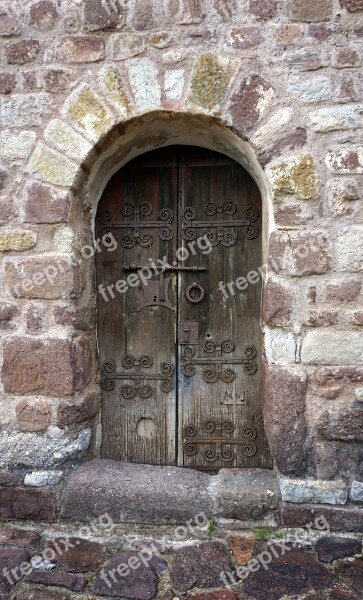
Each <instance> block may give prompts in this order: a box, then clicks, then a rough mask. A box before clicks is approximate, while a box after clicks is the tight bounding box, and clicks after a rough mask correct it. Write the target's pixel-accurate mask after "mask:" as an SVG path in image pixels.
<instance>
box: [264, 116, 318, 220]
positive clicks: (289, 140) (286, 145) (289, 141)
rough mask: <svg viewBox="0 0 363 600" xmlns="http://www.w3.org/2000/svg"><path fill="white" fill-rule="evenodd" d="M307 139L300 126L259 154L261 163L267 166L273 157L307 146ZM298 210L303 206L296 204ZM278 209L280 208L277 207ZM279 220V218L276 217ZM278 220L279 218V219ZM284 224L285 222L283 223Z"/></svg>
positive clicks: (304, 130)
mask: <svg viewBox="0 0 363 600" xmlns="http://www.w3.org/2000/svg"><path fill="white" fill-rule="evenodd" d="M306 141H307V131H306V129H303V128H302V127H298V128H297V129H296V130H295V131H293V132H292V133H287V134H286V135H283V136H282V137H281V138H280V139H279V140H277V142H275V143H274V144H273V145H272V146H270V147H269V148H268V149H267V150H265V151H262V152H261V153H259V155H258V161H259V163H260V164H261V165H262V166H263V167H265V166H266V165H268V163H270V162H271V161H272V160H273V159H275V158H276V157H278V156H280V155H281V154H285V153H286V152H292V151H293V150H296V149H297V148H301V147H302V146H305V144H306ZM295 209H296V210H299V209H300V210H301V207H299V206H296V207H295ZM276 210H278V208H277V209H276ZM276 220H277V219H276ZM277 222H278V220H277ZM281 224H283V223H281Z"/></svg>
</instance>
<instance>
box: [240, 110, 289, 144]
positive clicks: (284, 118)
mask: <svg viewBox="0 0 363 600" xmlns="http://www.w3.org/2000/svg"><path fill="white" fill-rule="evenodd" d="M293 117H294V109H293V108H290V107H288V108H281V109H280V110H278V111H277V112H275V114H274V115H272V117H271V118H270V119H269V120H268V121H267V123H264V124H263V125H261V127H259V129H257V131H255V132H254V134H253V136H252V138H251V139H252V141H253V143H254V144H255V145H256V146H258V147H259V148H263V147H265V146H268V145H270V144H271V140H273V139H274V138H276V137H277V136H280V135H281V133H283V132H284V131H288V129H289V126H290V125H291V123H292V120H293Z"/></svg>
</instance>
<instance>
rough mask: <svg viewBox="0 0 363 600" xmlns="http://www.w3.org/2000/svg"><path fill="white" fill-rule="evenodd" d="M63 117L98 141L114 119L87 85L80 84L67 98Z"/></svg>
mask: <svg viewBox="0 0 363 600" xmlns="http://www.w3.org/2000/svg"><path fill="white" fill-rule="evenodd" d="M65 117H66V120H69V121H70V122H71V124H72V123H73V124H74V125H75V126H76V128H79V129H81V130H82V131H83V132H84V133H85V134H86V136H88V137H89V138H90V139H91V140H93V141H99V140H100V138H101V137H102V136H104V135H105V134H106V133H107V132H108V131H109V129H110V127H111V125H112V123H113V121H114V119H113V117H112V115H111V113H110V112H109V110H108V109H107V108H106V107H105V105H104V104H103V103H102V101H101V100H100V99H99V98H98V97H97V96H96V95H95V94H94V93H93V91H92V90H91V88H90V87H88V86H82V87H81V88H80V89H78V90H77V91H76V92H75V93H74V94H73V95H72V96H71V97H70V98H69V99H68V102H67V105H66V109H65Z"/></svg>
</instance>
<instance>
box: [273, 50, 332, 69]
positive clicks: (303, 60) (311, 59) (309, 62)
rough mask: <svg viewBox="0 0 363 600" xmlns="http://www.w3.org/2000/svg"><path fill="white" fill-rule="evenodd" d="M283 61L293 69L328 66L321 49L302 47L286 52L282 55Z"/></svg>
mask: <svg viewBox="0 0 363 600" xmlns="http://www.w3.org/2000/svg"><path fill="white" fill-rule="evenodd" d="M282 62H283V63H284V64H286V65H287V66H288V67H290V68H291V69H292V70H293V71H316V70H317V69H321V68H322V67H323V66H326V61H325V60H323V58H322V55H321V52H320V50H312V49H311V48H301V49H300V50H298V51H296V52H286V53H285V54H283V56H282Z"/></svg>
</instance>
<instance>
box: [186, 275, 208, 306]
mask: <svg viewBox="0 0 363 600" xmlns="http://www.w3.org/2000/svg"><path fill="white" fill-rule="evenodd" d="M195 289H197V290H199V296H197V297H196V298H193V297H192V295H191V291H192V290H195ZM185 295H186V297H187V300H189V302H192V304H198V303H199V302H201V301H202V300H203V299H204V296H205V289H204V287H203V286H202V285H200V283H197V282H196V281H195V282H194V283H192V284H191V285H190V286H189V287H187V289H186V290H185Z"/></svg>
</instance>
